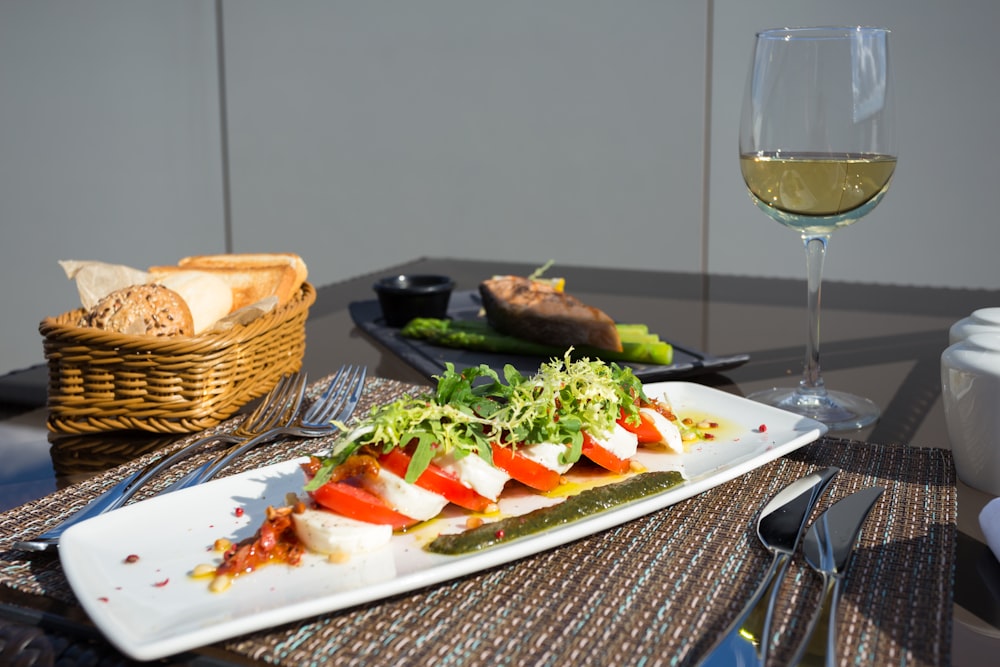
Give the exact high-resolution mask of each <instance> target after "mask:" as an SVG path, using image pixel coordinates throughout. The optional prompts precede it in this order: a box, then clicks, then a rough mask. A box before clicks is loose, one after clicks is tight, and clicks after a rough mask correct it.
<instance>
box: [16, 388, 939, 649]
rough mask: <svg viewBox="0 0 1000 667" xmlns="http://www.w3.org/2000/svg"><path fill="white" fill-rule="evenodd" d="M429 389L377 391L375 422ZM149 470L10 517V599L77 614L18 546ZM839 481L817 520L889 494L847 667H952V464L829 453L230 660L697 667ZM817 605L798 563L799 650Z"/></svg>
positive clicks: (798, 456) (251, 644)
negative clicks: (784, 524) (808, 485)
mask: <svg viewBox="0 0 1000 667" xmlns="http://www.w3.org/2000/svg"><path fill="white" fill-rule="evenodd" d="M319 384H320V383H317V385H319ZM314 389H315V387H314ZM418 390H419V389H418V388H417V387H415V386H414V385H407V384H403V383H399V382H395V381H391V380H383V379H380V378H374V379H370V380H369V382H368V385H367V387H366V394H365V397H364V400H363V404H362V406H361V410H363V411H364V410H367V409H368V407H370V406H371V405H375V404H378V403H381V402H384V401H387V400H391V399H392V398H395V397H396V396H399V395H400V394H402V393H405V392H411V393H412V392H414V391H418ZM234 421H237V420H230V421H229V422H226V423H224V424H222V425H220V427H219V429H220V430H228V429H230V428H232V427H233V426H234V423H233V422H234ZM186 440H187V438H185V439H183V440H181V441H179V442H178V446H179V445H181V444H183V442H185V441H186ZM298 451H299V450H298V449H297V447H295V446H289V445H288V444H287V443H286V444H284V445H274V446H271V447H269V448H266V449H261V450H258V451H257V452H255V453H254V455H253V456H252V457H250V458H249V459H247V461H245V462H244V465H243V466H241V467H240V468H235V467H234V468H233V470H232V471H231V472H234V473H235V472H238V471H239V470H240V469H244V468H252V467H255V466H258V465H261V464H263V463H266V462H269V461H273V460H277V459H279V458H287V457H291V456H294V455H295V454H296V453H297V452H298ZM151 456H157V454H150V455H148V456H144V457H141V458H140V459H137V460H136V461H134V462H130V463H128V464H125V465H123V466H119V467H118V468H115V469H113V470H111V471H108V472H107V473H104V474H101V475H98V476H96V477H94V478H93V479H92V480H90V481H88V482H87V483H84V484H78V485H75V486H73V487H70V488H67V489H63V490H61V491H59V492H56V493H54V494H52V495H51V496H49V497H48V498H46V499H43V500H41V501H39V502H37V503H32V504H30V505H26V506H23V507H19V508H15V509H13V510H10V511H8V512H6V513H4V514H2V515H0V535H2V537H0V584H2V585H4V586H7V587H10V588H14V589H16V590H19V591H23V592H27V593H34V594H37V595H44V596H48V597H52V598H55V599H58V600H61V601H64V602H68V603H71V604H72V603H74V602H75V600H74V598H73V593H72V591H71V590H70V588H69V586H68V584H67V583H66V581H65V578H64V577H63V574H62V570H61V568H60V567H59V564H58V559H56V558H54V557H52V556H50V555H40V554H35V555H29V554H25V553H23V552H20V551H17V550H14V549H13V548H12V546H11V545H12V543H13V542H14V541H15V540H17V539H19V538H21V537H30V536H31V535H33V534H35V533H37V532H40V531H41V530H44V529H45V528H47V527H50V526H51V525H54V524H55V523H57V522H58V521H59V520H60V519H61V517H62V516H63V515H65V514H66V513H67V512H68V511H70V510H72V509H73V508H74V507H76V506H79V505H81V504H83V503H85V502H87V500H89V499H90V498H92V497H93V496H95V495H97V494H98V493H100V491H101V490H102V489H103V488H106V487H107V486H108V485H109V484H111V483H113V482H114V481H115V480H116V479H118V478H120V477H121V476H123V475H124V474H126V473H127V472H129V471H131V470H134V469H135V468H136V467H138V466H140V465H143V464H144V463H145V461H146V460H147V459H148V458H149V457H151ZM207 457H208V455H207V454H206V455H205V456H204V457H199V458H198V459H193V460H192V464H193V463H194V462H195V461H196V460H203V459H205V458H207ZM828 465H836V466H838V467H840V468H841V469H842V472H841V474H840V475H838V476H837V477H836V478H835V479H834V481H833V483H832V484H831V485H830V488H829V491H828V493H827V494H826V496H825V497H824V500H823V501H822V502H821V503H820V507H819V508H817V511H820V510H822V509H824V508H825V507H826V506H828V505H829V504H830V503H832V502H834V501H836V500H838V499H840V498H842V497H844V496H846V495H848V494H850V493H852V492H854V491H857V490H860V489H862V488H865V487H868V486H872V485H880V486H883V487H885V489H886V492H885V494H884V495H883V497H882V499H881V500H880V501H879V503H878V504H877V505H876V507H875V509H874V510H873V512H872V514H871V515H870V516H869V519H868V521H867V523H866V524H865V527H864V530H863V531H862V535H861V539H860V541H859V544H858V548H857V550H856V554H855V557H854V560H853V563H852V565H851V569H850V572H849V576H848V579H847V581H846V585H845V588H844V592H843V599H842V603H841V608H840V617H839V630H840V633H841V634H840V639H841V652H840V657H841V661H842V663H843V664H851V665H884V664H890V663H892V664H907V665H946V664H949V662H950V654H951V632H952V629H951V628H952V606H953V604H952V581H953V575H954V568H955V545H956V534H957V528H956V518H957V494H956V490H955V473H954V468H953V465H952V460H951V455H950V453H949V452H947V451H944V450H940V449H921V448H915V447H909V446H906V445H903V444H885V445H881V444H871V443H862V442H856V441H850V440H843V439H837V438H830V437H826V438H821V439H820V440H818V441H817V442H815V443H813V444H811V445H809V446H807V447H804V448H803V449H800V450H798V451H796V452H794V453H793V454H791V455H789V456H786V457H783V458H781V459H778V460H777V461H774V462H772V463H770V464H767V465H765V466H763V467H761V468H759V469H757V470H755V471H753V472H751V473H749V474H747V475H744V476H742V477H740V478H738V479H736V480H734V481H732V482H729V483H727V484H724V485H722V486H720V487H717V488H716V489H713V490H711V491H709V492H706V493H704V494H701V495H699V496H697V497H695V498H692V499H690V500H687V501H684V502H682V503H679V504H677V505H675V506H673V507H671V508H668V509H665V510H661V511H659V512H655V513H653V514H650V515H648V516H646V517H644V518H642V519H638V520H636V521H632V522H629V523H627V524H625V525H623V526H620V527H617V528H614V529H611V530H607V531H605V532H602V533H599V534H597V535H594V536H592V537H589V538H586V539H583V540H579V541H577V542H574V543H571V544H568V545H566V546H563V547H560V548H557V549H553V550H551V551H548V552H545V553H542V554H539V555H537V556H532V557H530V558H525V559H523V560H519V561H516V562H514V563H511V564H508V565H505V566H502V567H497V568H494V569H491V570H487V571H485V572H482V573H479V574H475V575H472V576H468V577H464V578H461V579H458V580H455V581H452V582H448V583H445V584H440V585H436V586H433V587H431V588H428V589H425V590H420V591H417V592H415V593H412V594H407V595H400V596H398V597H394V598H390V599H387V600H382V601H379V602H376V603H372V604H367V605H364V606H361V607H359V608H354V609H348V610H344V611H341V612H337V613H332V614H327V615H324V616H320V617H317V618H312V619H307V620H304V621H301V622H298V623H292V624H288V625H285V626H281V627H276V628H273V629H269V630H267V631H262V632H257V633H254V634H250V635H246V636H243V637H239V638H236V639H233V640H231V641H227V642H224V643H222V644H220V646H219V648H224V649H225V650H227V651H229V652H231V653H234V654H238V655H239V656H242V657H244V658H250V659H255V660H259V661H261V662H263V663H267V664H279V665H301V664H328V663H329V664H333V663H335V664H338V665H370V664H375V663H377V664H398V665H404V664H413V665H417V664H455V665H549V664H552V665H555V664H574V665H638V664H641V665H687V664H693V663H694V662H696V661H697V659H698V658H699V657H700V656H701V655H702V654H703V653H704V652H705V651H706V650H707V649H708V648H709V646H710V645H711V643H712V640H713V639H714V638H715V637H717V636H718V635H719V634H720V633H721V632H722V630H723V629H724V628H725V627H726V625H727V624H728V623H729V621H730V620H731V619H732V618H734V617H735V616H736V614H737V613H738V612H739V610H740V608H741V607H742V605H743V603H744V602H745V600H746V599H747V598H748V597H749V596H750V594H751V593H752V591H753V589H754V588H755V587H756V585H757V582H758V581H759V578H760V576H761V575H762V574H763V572H764V571H765V569H766V568H767V565H768V563H769V562H770V557H769V554H768V553H767V552H766V551H765V550H764V549H763V548H761V547H760V546H759V544H758V543H757V539H756V535H755V532H754V521H755V518H756V513H757V512H758V511H759V509H760V507H761V506H762V505H763V504H764V503H766V502H767V500H768V499H770V497H771V496H773V495H774V494H775V493H776V492H777V491H778V490H779V489H781V488H782V487H783V486H784V485H785V484H787V483H789V482H791V481H792V480H794V479H796V478H798V477H800V476H802V475H804V474H807V473H808V472H810V471H812V470H814V469H815V468H816V467H821V466H828ZM180 472H181V471H178V473H177V475H179V474H180ZM175 476H176V475H175ZM169 481H171V477H167V478H165V479H164V480H163V481H162V482H161V483H160V484H158V485H154V486H152V487H151V489H150V492H152V491H155V490H156V488H158V486H161V485H163V484H166V483H169ZM818 596H819V580H818V578H817V577H816V576H815V575H814V574H813V573H812V572H811V571H810V570H809V569H808V567H807V566H805V565H804V564H803V563H802V561H801V558H796V559H795V560H794V561H793V564H792V568H791V570H790V573H789V577H788V579H787V580H786V585H785V587H784V588H783V589H782V591H781V595H780V598H781V609H782V610H783V611H782V612H781V613H780V614H779V617H778V618H777V619H776V626H775V630H776V632H777V633H778V634H779V635H780V636H781V637H782V638H783V639H785V640H788V642H786V643H785V644H783V645H785V646H787V645H788V643H790V642H791V641H794V640H795V639H796V638H797V637H798V636H800V635H801V632H802V621H801V620H799V619H801V618H802V617H803V611H804V610H807V609H808V608H809V605H811V604H813V603H814V602H815V600H817V599H818ZM773 657H774V659H775V661H776V663H779V664H780V663H781V662H782V661H783V660H787V657H788V656H787V655H786V654H784V653H782V650H781V649H779V650H778V651H777V652H776V653H775V655H774V656H773Z"/></svg>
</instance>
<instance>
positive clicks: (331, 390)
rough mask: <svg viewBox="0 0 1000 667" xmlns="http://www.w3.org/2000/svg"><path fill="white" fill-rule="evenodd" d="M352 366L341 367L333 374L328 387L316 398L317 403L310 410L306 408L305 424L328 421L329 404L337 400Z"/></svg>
mask: <svg viewBox="0 0 1000 667" xmlns="http://www.w3.org/2000/svg"><path fill="white" fill-rule="evenodd" d="M350 368H351V367H350V366H341V367H340V370H339V371H337V374H336V375H335V376H333V379H332V380H330V383H329V384H328V385H327V386H326V389H324V390H323V393H322V394H321V395H320V397H319V398H317V399H316V402H315V403H313V404H312V405H310V406H309V409H308V410H306V414H305V416H304V417H303V419H302V422H303V423H304V424H317V423H320V422H323V421H328V418H326V415H327V410H328V406H329V405H330V404H331V403H333V402H334V401H336V399H337V395H338V394H339V393H340V391H341V385H342V384H343V382H344V378H345V377H347V374H348V372H349V370H348V369H350Z"/></svg>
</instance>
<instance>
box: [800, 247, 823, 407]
mask: <svg viewBox="0 0 1000 667" xmlns="http://www.w3.org/2000/svg"><path fill="white" fill-rule="evenodd" d="M829 240H830V236H829V235H827V234H819V235H815V236H813V235H809V236H806V235H803V237H802V242H803V244H804V245H805V249H806V289H807V292H808V301H807V304H808V312H809V315H808V317H809V321H808V331H807V336H806V341H807V342H806V360H805V368H804V370H803V372H802V380H801V381H800V382H799V388H800V390H801V391H803V392H806V393H809V394H813V395H823V394H825V393H826V389H825V388H824V386H823V377H822V375H821V374H820V369H819V310H820V301H821V292H822V289H821V285H822V282H823V260H824V259H825V258H826V244H827V243H828V242H829Z"/></svg>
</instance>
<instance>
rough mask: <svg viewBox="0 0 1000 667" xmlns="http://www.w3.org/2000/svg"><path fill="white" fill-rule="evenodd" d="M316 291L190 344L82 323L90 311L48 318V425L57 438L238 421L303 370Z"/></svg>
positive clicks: (189, 339) (185, 429) (308, 289)
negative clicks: (250, 404) (261, 398)
mask: <svg viewBox="0 0 1000 667" xmlns="http://www.w3.org/2000/svg"><path fill="white" fill-rule="evenodd" d="M315 300H316V291H315V289H314V288H313V287H312V285H310V284H309V283H304V284H303V285H302V288H301V290H300V291H299V293H298V294H296V295H295V297H293V298H292V299H291V300H290V301H289V302H288V303H285V304H284V305H282V306H280V307H278V308H276V309H275V310H273V311H271V312H270V313H267V314H266V315H263V316H261V317H259V318H257V319H255V320H253V321H252V322H250V323H248V324H245V325H236V326H234V327H232V328H231V329H229V330H226V331H218V332H209V333H203V334H200V335H198V336H185V337H182V338H173V337H153V336H132V335H124V334H118V333H109V332H106V331H101V330H98V329H93V328H89V327H80V326H77V325H76V323H77V322H78V321H79V319H80V316H81V315H82V314H83V310H82V309H78V310H74V311H70V312H68V313H64V314H62V315H59V316H58V317H49V318H46V319H44V320H42V322H41V324H40V325H39V328H38V330H39V332H40V333H41V334H42V336H43V338H44V347H45V358H46V360H47V362H48V371H49V382H48V409H49V416H48V427H49V429H50V430H51V431H54V432H57V433H96V432H102V431H118V430H128V429H138V430H143V431H151V432H154V433H191V432H195V431H201V430H203V429H206V428H210V427H212V426H215V425H217V424H219V423H220V422H222V421H223V420H225V419H227V418H228V417H230V416H232V415H233V414H234V413H235V412H236V411H237V410H239V409H240V408H241V407H242V406H243V405H245V404H246V403H248V402H249V401H251V400H253V399H254V398H257V397H258V396H262V395H263V394H265V393H267V392H268V391H270V389H271V388H272V387H273V386H274V385H275V383H277V381H278V379H279V378H280V377H281V376H282V375H284V374H286V373H291V372H295V371H297V370H299V368H300V367H301V365H302V356H303V354H304V352H305V337H306V336H305V323H306V317H307V316H308V314H309V306H311V305H312V304H313V302H314V301H315Z"/></svg>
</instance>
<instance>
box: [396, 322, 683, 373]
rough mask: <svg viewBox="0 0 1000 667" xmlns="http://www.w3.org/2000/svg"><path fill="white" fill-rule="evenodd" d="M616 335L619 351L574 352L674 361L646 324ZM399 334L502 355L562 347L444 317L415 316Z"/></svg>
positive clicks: (621, 328) (555, 351) (552, 352)
mask: <svg viewBox="0 0 1000 667" xmlns="http://www.w3.org/2000/svg"><path fill="white" fill-rule="evenodd" d="M617 326H618V335H619V337H620V338H621V341H622V348H623V349H622V351H621V352H612V351H610V350H601V349H598V348H594V347H588V346H585V345H581V346H575V347H574V349H573V352H574V355H575V356H578V357H592V358H598V359H604V360H605V361H630V362H633V363H640V364H657V365H661V366H669V365H670V364H671V363H672V362H673V353H674V350H673V347H672V346H671V345H670V343H668V342H666V341H663V340H660V339H659V336H657V335H656V334H651V333H649V329H648V327H646V326H645V325H633V324H621V325H617ZM401 333H402V334H403V335H404V336H406V337H408V338H417V339H422V340H426V341H428V342H429V343H433V344H434V345H440V346H442V347H454V348H460V349H466V350H480V351H483V352H498V353H504V354H524V355H531V356H539V357H552V356H561V355H562V354H563V353H564V352H565V350H562V349H560V348H558V347H556V346H553V345H543V344H541V343H535V342H532V341H527V340H523V339H521V338H515V337H514V336H508V335H506V334H502V333H500V332H498V331H496V330H495V329H493V328H492V327H491V326H490V325H489V324H488V323H487V322H486V321H485V320H443V319H436V318H429V317H418V318H416V319H413V320H410V322H409V323H408V324H407V325H406V326H405V327H403V328H402V330H401Z"/></svg>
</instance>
